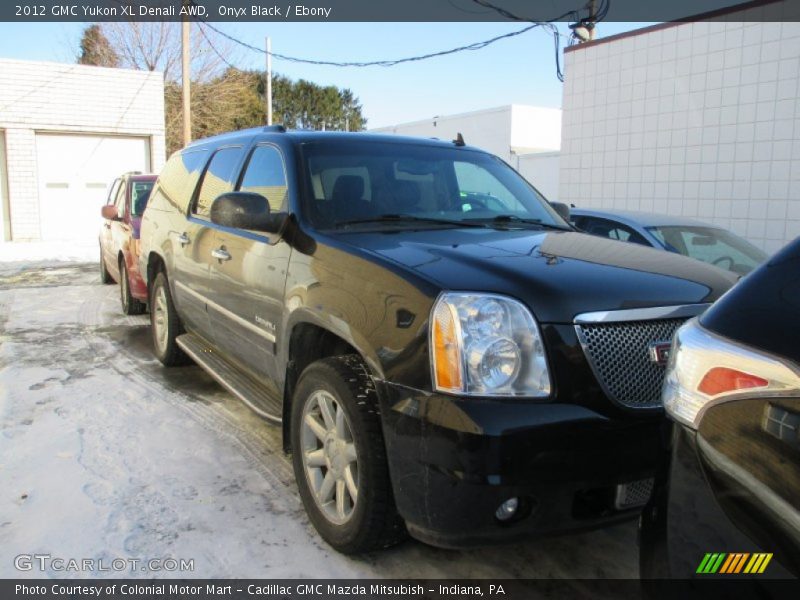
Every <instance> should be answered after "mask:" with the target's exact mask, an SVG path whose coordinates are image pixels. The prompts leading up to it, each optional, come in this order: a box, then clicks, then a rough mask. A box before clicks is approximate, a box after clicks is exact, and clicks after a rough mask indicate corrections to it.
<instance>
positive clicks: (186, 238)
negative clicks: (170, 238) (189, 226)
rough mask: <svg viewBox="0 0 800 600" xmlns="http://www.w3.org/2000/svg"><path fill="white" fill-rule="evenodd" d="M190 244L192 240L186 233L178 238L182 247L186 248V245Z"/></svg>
mask: <svg viewBox="0 0 800 600" xmlns="http://www.w3.org/2000/svg"><path fill="white" fill-rule="evenodd" d="M189 242H191V240H190V239H189V236H188V235H186V234H185V233H182V234H180V235H179V236H178V243H179V244H180V245H181V246H185V245H187V244H188V243H189Z"/></svg>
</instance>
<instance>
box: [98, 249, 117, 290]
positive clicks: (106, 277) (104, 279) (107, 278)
mask: <svg viewBox="0 0 800 600" xmlns="http://www.w3.org/2000/svg"><path fill="white" fill-rule="evenodd" d="M100 283H102V284H109V283H114V278H113V277H111V273H109V272H108V269H107V268H106V259H105V258H103V246H102V245H101V246H100Z"/></svg>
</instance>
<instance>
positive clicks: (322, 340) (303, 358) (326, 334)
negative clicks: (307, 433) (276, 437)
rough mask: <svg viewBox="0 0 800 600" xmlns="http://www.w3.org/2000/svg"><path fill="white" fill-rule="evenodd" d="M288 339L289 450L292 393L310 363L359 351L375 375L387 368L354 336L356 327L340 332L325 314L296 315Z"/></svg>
mask: <svg viewBox="0 0 800 600" xmlns="http://www.w3.org/2000/svg"><path fill="white" fill-rule="evenodd" d="M348 329H349V328H348ZM358 338H360V339H358ZM285 340H286V342H285V344H284V347H283V353H282V354H283V357H284V360H285V364H286V372H285V379H284V385H283V415H282V420H283V449H284V451H285V452H289V451H290V450H291V443H290V431H289V430H290V423H291V410H292V396H293V395H294V390H295V387H296V385H297V381H298V379H299V378H300V375H301V373H302V372H303V370H304V369H305V368H306V367H308V365H310V364H312V363H314V362H316V361H318V360H321V359H323V358H329V357H332V356H345V355H348V354H355V355H357V356H359V357H360V358H361V360H362V361H363V362H364V364H365V365H366V366H367V370H368V371H369V373H370V375H371V376H373V377H379V378H380V377H382V376H383V370H382V368H381V364H380V361H379V360H378V357H377V355H376V354H375V353H374V352H373V351H371V348H369V346H368V345H367V344H366V340H365V339H364V338H363V337H362V336H354V335H353V332H352V330H350V331H349V332H343V331H341V330H340V331H337V330H336V328H335V327H330V326H329V324H327V323H325V322H324V320H323V318H322V317H321V316H319V315H314V314H313V313H307V314H305V315H304V316H303V317H301V318H296V319H295V320H294V321H293V323H292V324H291V325H289V326H287V327H286V336H285Z"/></svg>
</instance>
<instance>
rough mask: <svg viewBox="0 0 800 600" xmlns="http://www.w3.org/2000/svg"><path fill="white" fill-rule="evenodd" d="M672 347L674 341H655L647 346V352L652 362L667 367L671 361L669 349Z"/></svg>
mask: <svg viewBox="0 0 800 600" xmlns="http://www.w3.org/2000/svg"><path fill="white" fill-rule="evenodd" d="M670 348H672V342H653V343H651V344H650V345H649V346H648V347H647V354H648V355H649V357H650V362H654V363H655V364H657V365H659V366H661V367H666V366H667V362H669V349H670Z"/></svg>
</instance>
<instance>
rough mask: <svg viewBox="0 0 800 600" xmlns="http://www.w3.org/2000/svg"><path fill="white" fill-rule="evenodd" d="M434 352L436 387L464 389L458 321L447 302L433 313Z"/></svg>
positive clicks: (450, 389) (441, 304)
mask: <svg viewBox="0 0 800 600" xmlns="http://www.w3.org/2000/svg"><path fill="white" fill-rule="evenodd" d="M433 352H434V355H435V360H434V365H435V371H434V373H435V376H436V381H435V384H436V387H437V388H439V389H443V390H448V391H454V392H455V391H459V392H460V391H461V390H462V389H463V380H462V376H461V370H462V369H461V352H460V349H459V344H458V337H457V332H456V321H455V318H454V316H453V312H452V310H451V309H450V307H449V306H448V305H447V304H445V303H440V304H439V306H438V307H437V309H436V311H435V312H434V315H433Z"/></svg>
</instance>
